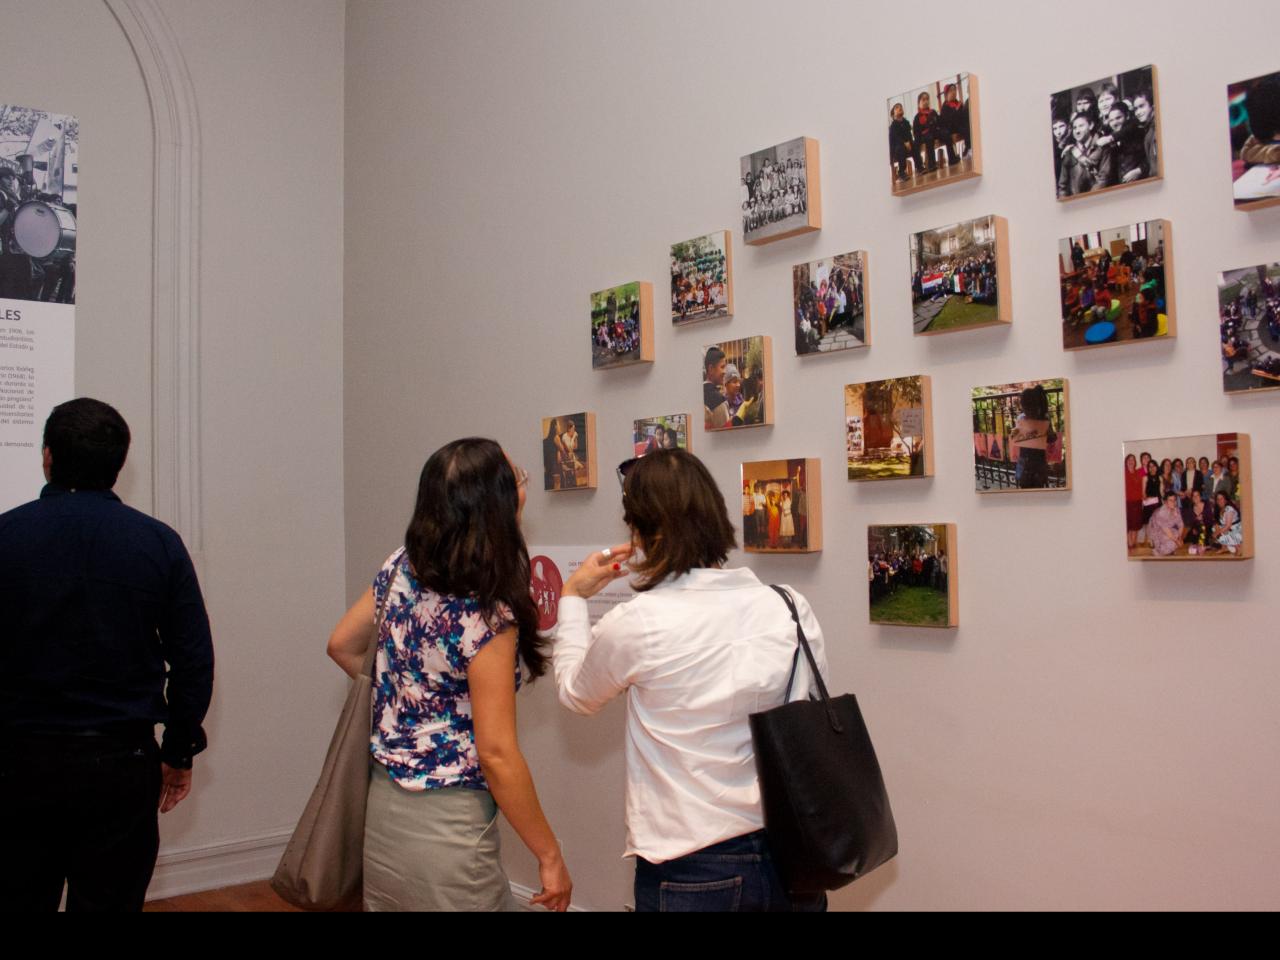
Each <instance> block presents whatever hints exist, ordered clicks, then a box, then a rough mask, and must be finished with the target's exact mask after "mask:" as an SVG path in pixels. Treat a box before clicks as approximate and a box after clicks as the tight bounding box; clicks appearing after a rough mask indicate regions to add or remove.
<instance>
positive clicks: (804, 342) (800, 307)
mask: <svg viewBox="0 0 1280 960" xmlns="http://www.w3.org/2000/svg"><path fill="white" fill-rule="evenodd" d="M866 262H867V255H866V254H865V253H862V252H855V253H841V254H838V255H836V256H834V257H828V258H827V259H825V260H813V261H811V262H809V263H799V264H796V266H794V267H792V269H791V293H792V307H793V310H794V313H795V327H796V355H797V356H804V355H805V354H810V353H829V352H831V351H833V350H849V349H852V348H854V347H865V346H866V345H867V304H866V295H865V286H864V278H865V276H866Z"/></svg>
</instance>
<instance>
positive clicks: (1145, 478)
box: [1124, 433, 1253, 560]
mask: <svg viewBox="0 0 1280 960" xmlns="http://www.w3.org/2000/svg"><path fill="white" fill-rule="evenodd" d="M1252 490H1253V478H1252V471H1251V463H1250V457H1249V435H1248V434H1247V433H1210V434H1205V435H1203V436H1194V437H1165V438H1163V439H1159V440H1129V441H1126V442H1125V444H1124V500H1125V521H1126V523H1125V527H1126V534H1127V536H1128V548H1129V559H1130V560H1247V559H1248V558H1250V557H1252V556H1253V498H1252V494H1251V492H1252Z"/></svg>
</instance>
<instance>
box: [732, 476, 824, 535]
mask: <svg viewBox="0 0 1280 960" xmlns="http://www.w3.org/2000/svg"><path fill="white" fill-rule="evenodd" d="M817 462H818V461H816V460H809V461H805V460H803V459H801V460H761V461H756V462H753V463H744V464H743V465H742V547H743V549H744V550H746V551H747V552H748V553H770V552H778V553H812V552H814V551H816V550H819V549H821V547H822V543H821V531H820V528H819V526H818V520H817V513H818V508H817V502H816V501H817V496H818V491H817V490H816V486H817V482H818V481H817V477H818V474H819V471H818V469H817V466H816V465H817ZM811 473H812V483H810V474H811Z"/></svg>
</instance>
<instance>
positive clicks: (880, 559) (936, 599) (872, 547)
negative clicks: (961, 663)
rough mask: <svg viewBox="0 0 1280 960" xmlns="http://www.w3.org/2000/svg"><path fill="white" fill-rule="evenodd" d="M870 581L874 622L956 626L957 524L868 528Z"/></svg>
mask: <svg viewBox="0 0 1280 960" xmlns="http://www.w3.org/2000/svg"><path fill="white" fill-rule="evenodd" d="M867 582H868V588H869V590H870V599H871V607H870V609H871V617H870V619H871V622H872V623H888V624H900V625H902V626H907V627H955V626H958V625H959V623H960V620H959V606H960V605H959V602H958V600H959V597H960V590H959V583H958V582H957V580H956V525H955V524H954V523H925V524H909V525H903V526H869V527H867Z"/></svg>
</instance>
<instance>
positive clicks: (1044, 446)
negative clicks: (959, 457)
mask: <svg viewBox="0 0 1280 960" xmlns="http://www.w3.org/2000/svg"><path fill="white" fill-rule="evenodd" d="M1067 403H1068V393H1067V381H1066V380H1063V379H1057V380H1028V381H1023V382H1020V383H1002V384H1000V385H998V386H993V387H974V388H973V462H974V489H975V490H976V491H977V492H978V493H1006V492H1012V491H1019V490H1067V489H1070V487H1071V459H1070V457H1071V448H1070V442H1069V441H1070V437H1069V434H1068V424H1067Z"/></svg>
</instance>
